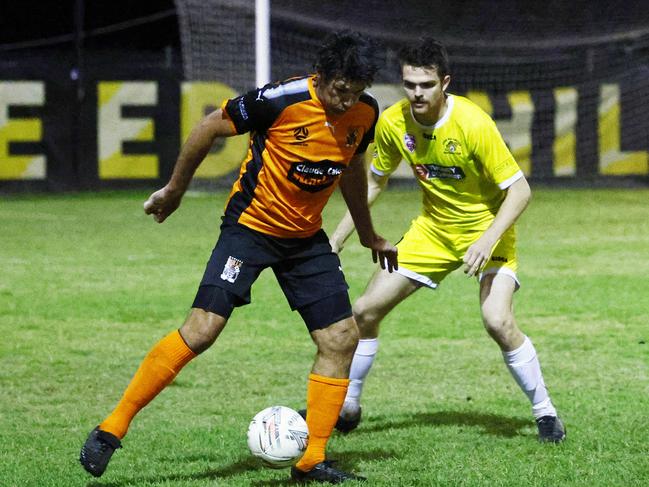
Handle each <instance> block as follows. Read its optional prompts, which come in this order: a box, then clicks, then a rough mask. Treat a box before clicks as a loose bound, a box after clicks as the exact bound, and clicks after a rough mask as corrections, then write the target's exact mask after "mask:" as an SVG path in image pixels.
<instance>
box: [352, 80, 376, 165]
mask: <svg viewBox="0 0 649 487" xmlns="http://www.w3.org/2000/svg"><path fill="white" fill-rule="evenodd" d="M360 103H366V104H367V105H369V106H370V107H371V108H372V110H373V111H374V118H373V119H372V125H371V126H370V128H369V129H368V130H367V131H366V132H365V135H363V138H362V139H361V142H360V144H358V147H357V148H356V152H355V154H364V153H365V151H366V150H367V147H368V146H369V145H370V144H371V143H372V142H373V141H374V137H375V134H376V121H377V120H378V118H379V104H378V102H377V101H376V99H375V98H374V97H373V96H371V95H369V94H368V93H363V94H362V95H361V98H360Z"/></svg>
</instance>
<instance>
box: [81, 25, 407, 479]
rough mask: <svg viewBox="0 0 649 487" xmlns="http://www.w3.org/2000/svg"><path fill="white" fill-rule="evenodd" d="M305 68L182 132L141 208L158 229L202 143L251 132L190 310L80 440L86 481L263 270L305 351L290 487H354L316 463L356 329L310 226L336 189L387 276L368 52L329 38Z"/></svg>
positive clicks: (391, 262)
mask: <svg viewBox="0 0 649 487" xmlns="http://www.w3.org/2000/svg"><path fill="white" fill-rule="evenodd" d="M315 68H316V72H315V74H313V75H310V76H304V77H301V78H293V79H289V80H286V81H284V82H281V83H272V84H269V85H266V86H264V87H262V88H259V89H257V90H252V91H250V92H248V93H245V94H243V95H241V96H238V97H236V98H234V99H232V100H226V102H225V103H224V104H223V106H222V107H221V108H219V109H217V110H215V111H214V112H213V113H211V114H209V115H208V116H206V117H205V118H204V119H203V120H202V121H201V123H199V124H198V125H197V126H196V127H195V128H194V130H193V131H192V133H191V134H190V136H189V138H188V140H187V141H186V142H185V144H184V146H183V148H182V149H181V151H180V155H179V156H178V160H177V162H176V165H175V167H174V171H173V174H172V176H171V179H170V181H169V183H168V184H167V185H166V186H165V187H164V188H162V189H160V190H158V191H156V192H155V193H153V194H152V195H151V196H150V197H149V199H148V200H147V201H146V202H145V204H144V210H145V212H146V213H147V214H150V215H152V216H153V217H154V218H155V220H156V221H157V222H159V223H162V222H163V221H164V220H165V219H166V218H167V217H168V216H169V215H170V214H171V213H173V212H174V211H175V210H176V208H178V206H179V205H180V202H181V199H182V196H183V194H184V193H185V191H186V190H187V187H188V185H189V182H190V181H191V179H192V176H193V174H194V171H195V170H196V168H197V167H198V165H199V164H200V163H201V161H202V160H203V158H204V157H205V155H206V154H207V153H208V151H209V149H210V147H211V146H212V144H213V142H214V140H215V139H216V138H217V137H229V136H233V135H236V134H242V133H246V132H250V134H251V137H250V149H249V151H248V156H247V157H246V159H245V160H244V161H243V164H242V165H241V171H240V174H239V179H238V180H237V181H236V182H235V183H234V185H233V188H232V191H231V193H230V197H229V198H228V201H227V203H226V207H225V210H224V214H223V223H222V225H221V232H220V235H219V240H218V242H217V243H216V246H215V248H214V250H213V252H212V255H211V257H210V260H209V262H208V264H207V268H206V270H205V274H204V275H203V279H202V281H201V283H200V286H199V288H198V291H197V293H196V297H195V299H194V302H193V304H192V309H191V311H190V312H189V315H188V317H187V319H186V320H185V322H184V324H183V325H182V326H181V327H180V329H179V330H174V331H173V332H171V333H170V334H169V335H167V336H166V337H165V338H163V339H162V340H160V341H159V342H158V343H157V344H155V345H154V346H153V348H152V349H151V351H150V352H149V354H148V355H147V356H146V357H145V358H144V360H143V361H142V363H141V365H140V367H139V369H138V370H137V372H136V373H135V376H134V377H133V379H132V380H131V382H130V384H129V385H128V387H127V388H126V390H125V391H124V394H123V395H122V398H121V400H120V401H119V403H118V404H117V406H116V407H115V409H114V410H113V411H112V413H111V414H109V415H108V416H107V417H106V418H105V419H104V420H103V421H102V422H101V423H100V424H99V425H98V426H97V428H95V429H94V430H93V431H91V433H90V435H89V436H88V439H87V440H86V443H85V444H84V446H83V448H82V449H81V454H80V461H81V464H82V465H83V467H84V468H85V469H86V470H87V471H88V472H89V473H91V474H92V475H94V476H96V477H99V476H101V475H102V474H103V473H104V471H105V469H106V466H107V465H108V462H109V460H110V458H111V456H112V454H113V453H114V451H115V450H116V449H117V448H120V447H121V440H122V438H123V437H124V436H125V435H126V432H127V430H128V428H129V425H130V423H131V421H132V420H133V418H134V417H135V415H136V414H137V413H138V412H139V411H140V410H141V409H142V408H143V407H145V406H146V405H147V404H148V403H149V402H150V401H151V400H152V399H153V398H154V397H156V395H157V394H158V393H159V392H160V391H162V390H163V389H164V388H165V387H166V386H167V385H168V384H169V383H171V382H172V381H173V380H174V378H175V376H176V375H177V374H178V373H179V372H180V370H181V369H182V368H183V367H184V366H185V365H186V364H187V363H188V362H189V361H190V360H192V359H194V358H195V357H196V356H197V355H198V354H200V353H201V352H203V351H205V350H206V349H208V348H209V347H210V346H211V345H212V343H214V341H215V340H216V339H217V337H218V336H219V334H220V333H221V331H222V330H223V328H224V327H225V325H226V324H227V322H228V319H229V318H230V315H231V313H232V312H233V310H234V308H236V307H239V306H244V305H246V304H248V303H249V302H250V288H251V286H252V284H253V283H254V282H255V280H256V279H257V277H258V276H259V274H260V273H261V272H262V271H263V270H265V269H267V268H272V270H273V272H274V274H275V276H276V278H277V280H278V282H279V284H280V286H281V288H282V291H283V292H284V294H285V296H286V298H287V300H288V302H289V304H290V306H291V308H292V309H294V310H297V311H298V312H299V313H300V315H301V316H302V319H303V320H304V322H305V324H306V327H307V329H308V331H309V332H310V335H311V338H312V339H313V341H314V342H315V345H316V347H317V354H316V359H315V362H314V364H313V368H312V369H311V374H310V375H309V380H308V383H307V405H308V407H309V410H310V413H309V417H308V418H307V425H308V427H309V442H308V447H307V450H306V452H305V454H304V456H303V457H302V458H301V459H300V460H299V462H298V463H297V464H296V465H295V466H293V467H292V469H291V476H292V478H293V479H294V480H297V481H300V482H330V483H340V482H344V481H347V480H353V479H362V477H358V476H356V475H354V474H351V473H347V472H344V471H342V470H339V469H337V468H336V467H334V466H333V464H332V462H330V461H329V460H326V457H325V447H326V444H327V441H328V439H329V437H330V436H331V432H332V431H333V428H334V425H335V423H336V421H337V419H338V416H339V413H340V409H341V406H342V404H343V400H344V398H345V394H346V391H347V386H348V384H349V379H348V375H349V366H350V364H351V360H352V356H353V354H354V350H355V349H356V345H357V343H358V328H357V326H356V323H355V321H354V318H353V316H352V308H351V303H350V301H349V297H348V293H347V283H346V282H345V277H344V276H343V273H342V271H341V268H340V260H339V259H338V256H337V255H336V254H335V253H333V252H332V251H331V247H330V245H329V238H328V237H327V236H326V235H325V233H324V231H323V230H322V229H321V228H320V226H321V222H322V218H321V212H322V209H323V207H324V206H325V204H326V203H327V200H328V199H329V196H330V195H331V194H332V192H333V191H334V189H335V188H336V187H337V186H338V184H340V189H341V191H342V194H343V197H344V199H345V202H346V203H347V206H348V208H349V210H350V212H351V213H352V215H353V218H354V222H355V224H356V228H358V230H359V234H360V237H361V242H362V243H363V245H365V246H366V247H368V248H370V249H371V250H372V253H373V256H374V259H375V261H377V260H378V261H379V262H380V263H381V265H382V266H386V265H387V268H388V270H390V271H391V270H392V269H393V268H394V267H396V265H397V259H396V258H397V250H396V248H395V247H394V246H392V245H391V244H390V243H389V242H387V241H386V240H385V239H383V238H382V237H380V236H379V235H377V234H376V233H374V229H373V226H372V221H371V218H370V214H369V209H368V205H367V180H366V174H365V168H364V165H363V154H364V152H365V150H366V148H367V146H368V144H369V143H370V142H371V140H372V139H373V137H374V127H375V124H376V120H377V117H378V105H377V103H376V100H374V99H373V98H372V97H371V96H370V95H368V94H367V93H366V92H365V88H367V87H368V86H369V85H370V84H371V83H372V80H373V78H374V75H375V73H376V71H377V68H378V66H377V63H376V61H375V55H374V47H373V45H372V43H371V42H370V41H369V40H368V39H366V38H364V37H362V36H360V35H359V34H355V33H351V32H342V33H337V34H334V35H333V36H332V37H331V38H330V39H329V40H328V41H327V42H326V43H325V44H324V45H323V47H322V48H321V49H320V51H319V53H318V58H317V61H316V65H315ZM259 366H260V370H261V367H263V364H260V365H259ZM226 402H227V401H225V402H224V404H225V403H226Z"/></svg>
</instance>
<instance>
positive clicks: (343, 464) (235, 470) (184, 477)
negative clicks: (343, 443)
mask: <svg viewBox="0 0 649 487" xmlns="http://www.w3.org/2000/svg"><path fill="white" fill-rule="evenodd" d="M334 456H335V455H334ZM396 456H398V454H397V453H396V452H393V451H386V450H371V449H367V450H363V451H350V452H345V454H344V460H341V461H340V462H339V463H338V464H337V467H338V468H340V469H342V470H345V471H354V470H355V469H354V465H355V464H356V463H357V462H361V461H363V460H377V459H379V460H380V459H388V458H395V457H396ZM263 469H266V467H264V466H262V465H261V464H260V463H259V461H257V460H256V459H255V458H252V457H249V458H246V459H243V460H240V461H238V462H235V463H232V464H231V465H226V466H223V467H221V468H214V469H207V470H204V471H202V472H195V473H185V474H171V475H159V476H153V477H151V476H149V477H132V478H130V479H125V480H124V481H122V482H119V481H118V482H106V483H103V482H97V481H95V482H90V483H88V484H87V487H122V486H125V485H140V484H143V483H158V482H160V483H166V482H175V481H198V480H218V479H221V480H224V479H227V478H229V477H236V476H237V475H241V474H244V473H247V474H249V473H250V472H253V471H255V470H263ZM281 472H283V475H284V476H285V477H284V478H281V479H267V480H259V481H250V480H248V479H247V481H246V485H253V486H257V487H262V486H277V487H279V486H284V485H286V486H295V485H296V483H295V482H293V481H292V480H291V479H290V475H291V474H290V469H288V468H286V469H282V470H281Z"/></svg>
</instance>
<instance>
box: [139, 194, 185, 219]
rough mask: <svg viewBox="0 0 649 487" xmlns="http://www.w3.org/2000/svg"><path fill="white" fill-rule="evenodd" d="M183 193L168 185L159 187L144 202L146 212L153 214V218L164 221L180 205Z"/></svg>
mask: <svg viewBox="0 0 649 487" xmlns="http://www.w3.org/2000/svg"><path fill="white" fill-rule="evenodd" d="M182 196H183V195H182V193H178V192H176V191H172V190H171V189H169V188H168V187H167V186H165V187H164V188H162V189H159V190H158V191H156V192H155V193H153V194H152V195H151V196H149V199H148V200H146V201H145V202H144V213H146V214H147V215H153V219H154V220H155V221H156V222H158V223H162V222H163V221H165V220H166V219H167V217H168V216H169V215H171V214H172V213H173V212H174V211H176V208H178V207H179V206H180V200H181V199H182Z"/></svg>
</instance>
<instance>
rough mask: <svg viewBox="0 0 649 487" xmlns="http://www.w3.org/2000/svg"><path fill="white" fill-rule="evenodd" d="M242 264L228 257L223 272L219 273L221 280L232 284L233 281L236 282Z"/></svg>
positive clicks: (240, 261)
mask: <svg viewBox="0 0 649 487" xmlns="http://www.w3.org/2000/svg"><path fill="white" fill-rule="evenodd" d="M242 264H243V261H242V260H239V259H236V258H234V257H232V256H229V257H228V261H227V262H226V263H225V266H224V267H223V272H221V279H223V280H224V281H228V282H231V283H234V281H236V280H237V277H239V273H240V272H241V265H242Z"/></svg>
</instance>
